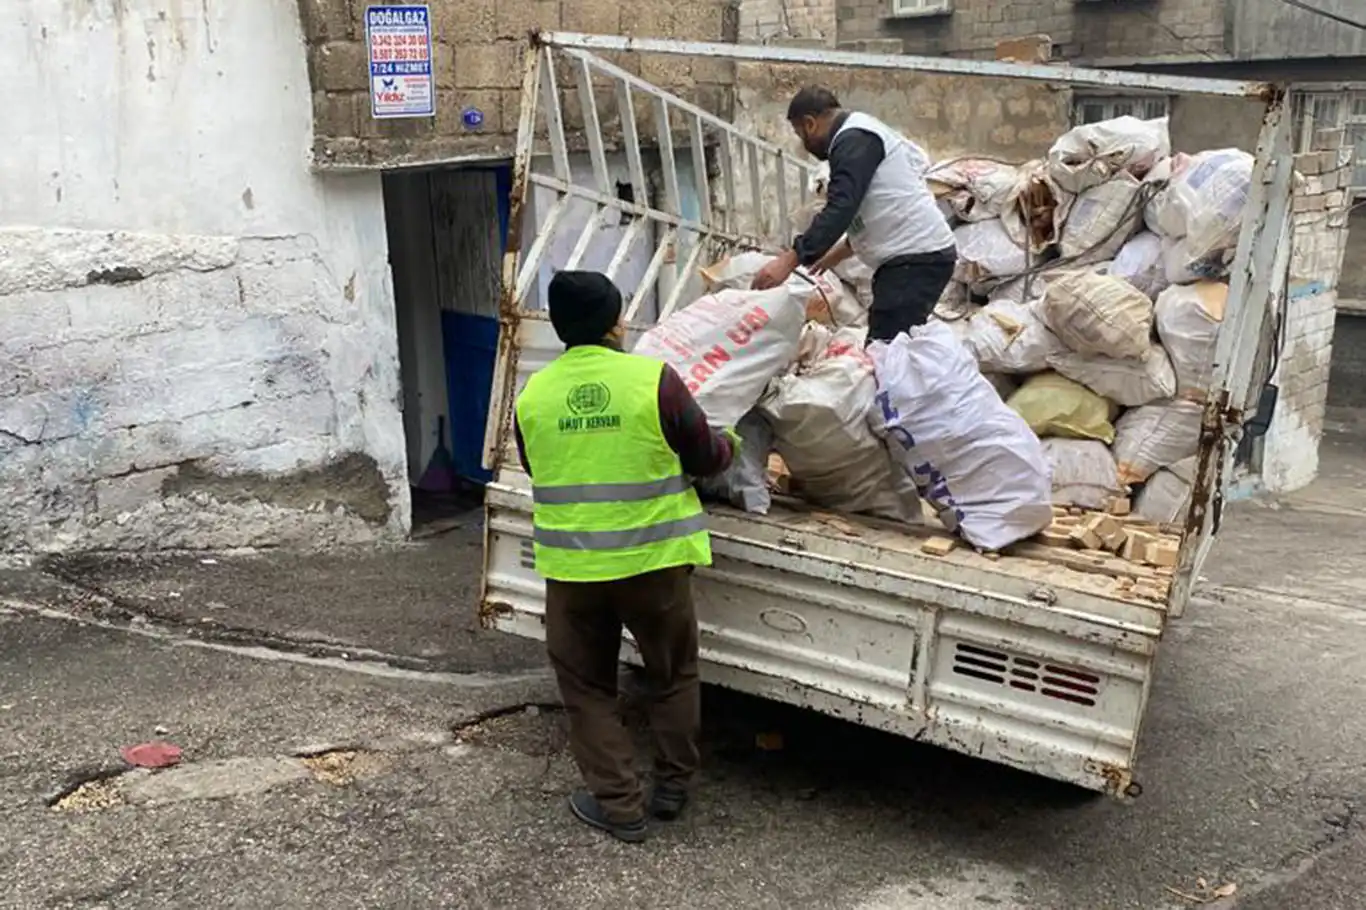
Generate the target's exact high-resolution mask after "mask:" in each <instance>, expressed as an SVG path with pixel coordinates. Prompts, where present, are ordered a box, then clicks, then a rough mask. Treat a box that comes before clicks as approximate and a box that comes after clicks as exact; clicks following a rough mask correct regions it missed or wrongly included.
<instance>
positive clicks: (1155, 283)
mask: <svg viewBox="0 0 1366 910" xmlns="http://www.w3.org/2000/svg"><path fill="white" fill-rule="evenodd" d="M1110 274H1111V275H1113V276H1114V277H1116V278H1123V279H1124V280H1125V281H1127V282H1129V283H1130V284H1132V285H1133V286H1134V287H1136V288H1138V289H1139V290H1140V291H1142V292H1143V293H1144V294H1146V295H1148V299H1149V300H1156V299H1157V295H1158V294H1161V293H1162V292H1163V291H1165V290H1166V289H1167V285H1169V284H1170V283H1171V282H1169V281H1168V280H1167V269H1166V265H1165V264H1164V263H1163V261H1162V238H1161V237H1159V236H1158V235H1157V234H1154V233H1153V232H1152V231H1143V232H1141V233H1138V234H1135V235H1134V236H1133V237H1132V238H1130V240H1129V241H1128V242H1127V243H1125V244H1124V246H1122V247H1120V250H1119V252H1118V253H1116V254H1115V261H1114V262H1112V263H1111V264H1110Z"/></svg>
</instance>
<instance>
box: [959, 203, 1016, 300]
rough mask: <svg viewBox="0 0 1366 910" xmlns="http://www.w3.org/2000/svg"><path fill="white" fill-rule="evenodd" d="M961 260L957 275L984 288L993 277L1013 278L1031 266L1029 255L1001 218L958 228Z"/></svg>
mask: <svg viewBox="0 0 1366 910" xmlns="http://www.w3.org/2000/svg"><path fill="white" fill-rule="evenodd" d="M953 237H954V240H955V242H956V243H957V245H958V262H957V264H956V265H955V266H954V269H953V277H954V279H955V280H957V281H961V282H962V283H963V284H966V285H968V286H969V287H978V288H982V287H985V286H986V285H987V282H990V281H991V280H992V279H1002V278H1010V277H1012V276H1014V275H1018V274H1020V273H1021V272H1023V271H1024V270H1025V269H1027V268H1029V254H1028V253H1026V252H1025V250H1024V248H1023V247H1021V246H1020V245H1019V244H1017V243H1016V242H1015V241H1014V240H1011V239H1010V235H1009V234H1008V233H1006V229H1005V226H1004V225H1003V224H1002V223H1001V222H1000V220H999V219H992V220H991V221H979V222H976V223H975V224H965V225H963V226H962V227H959V228H957V229H955V230H954V232H953Z"/></svg>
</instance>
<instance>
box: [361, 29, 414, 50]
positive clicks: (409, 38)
mask: <svg viewBox="0 0 1366 910" xmlns="http://www.w3.org/2000/svg"><path fill="white" fill-rule="evenodd" d="M370 43H371V44H372V45H374V46H375V47H413V46H425V45H426V43H427V36H426V35H425V34H423V33H421V32H419V33H416V34H411V35H371V36H370Z"/></svg>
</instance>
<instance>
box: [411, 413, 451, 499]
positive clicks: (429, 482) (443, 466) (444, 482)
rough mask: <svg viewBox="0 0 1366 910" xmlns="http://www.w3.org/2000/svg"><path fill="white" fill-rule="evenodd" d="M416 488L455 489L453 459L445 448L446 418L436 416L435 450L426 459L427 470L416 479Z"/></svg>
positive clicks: (443, 491) (432, 491) (435, 490)
mask: <svg viewBox="0 0 1366 910" xmlns="http://www.w3.org/2000/svg"><path fill="white" fill-rule="evenodd" d="M417 488H418V489H419V490H425V491H426V492H428V493H449V492H450V491H451V490H454V489H455V460H454V459H453V458H451V452H450V450H449V449H447V448H446V418H445V417H438V418H436V451H435V452H433V453H432V457H431V458H430V459H429V460H428V461H427V470H425V471H423V472H422V477H420V478H419V479H418V481H417Z"/></svg>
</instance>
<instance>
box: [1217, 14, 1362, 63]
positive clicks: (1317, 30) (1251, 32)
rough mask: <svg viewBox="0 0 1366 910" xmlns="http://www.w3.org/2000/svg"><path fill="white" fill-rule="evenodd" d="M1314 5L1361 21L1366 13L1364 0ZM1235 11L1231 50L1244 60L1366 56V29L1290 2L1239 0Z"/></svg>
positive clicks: (1232, 21) (1231, 15)
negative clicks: (1345, 23) (1326, 16)
mask: <svg viewBox="0 0 1366 910" xmlns="http://www.w3.org/2000/svg"><path fill="white" fill-rule="evenodd" d="M1310 5H1312V6H1314V7H1317V8H1318V9H1321V10H1323V11H1325V12H1329V13H1337V14H1338V15H1340V16H1345V17H1347V18H1349V19H1355V20H1357V21H1358V22H1360V21H1362V20H1363V12H1366V8H1363V4H1362V3H1361V0H1313V2H1312V4H1310ZM1229 13H1230V14H1229V19H1230V26H1231V29H1230V31H1231V38H1232V41H1231V42H1230V46H1229V50H1230V51H1231V52H1232V54H1233V56H1235V57H1237V58H1239V59H1263V60H1281V59H1283V58H1286V57H1353V56H1361V55H1364V54H1366V31H1363V30H1362V29H1359V28H1353V27H1352V26H1350V25H1344V24H1341V23H1337V22H1334V21H1332V20H1331V19H1327V18H1325V17H1324V16H1319V15H1315V14H1314V13H1311V12H1308V11H1306V10H1302V9H1296V8H1295V7H1293V6H1291V5H1290V4H1288V3H1285V2H1284V0H1239V2H1237V3H1235V4H1232V5H1231V6H1230V10H1229Z"/></svg>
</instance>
